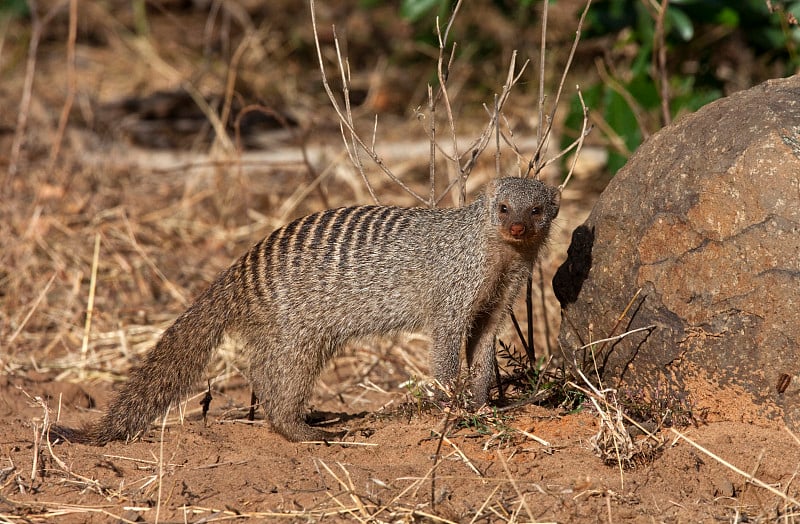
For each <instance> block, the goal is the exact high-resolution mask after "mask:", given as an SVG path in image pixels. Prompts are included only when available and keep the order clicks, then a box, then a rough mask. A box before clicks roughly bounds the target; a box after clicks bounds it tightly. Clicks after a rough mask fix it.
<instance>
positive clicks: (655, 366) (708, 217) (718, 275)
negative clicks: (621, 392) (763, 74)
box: [553, 76, 800, 428]
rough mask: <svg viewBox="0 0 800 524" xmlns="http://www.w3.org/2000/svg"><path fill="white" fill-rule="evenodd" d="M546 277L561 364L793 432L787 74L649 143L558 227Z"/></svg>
mask: <svg viewBox="0 0 800 524" xmlns="http://www.w3.org/2000/svg"><path fill="white" fill-rule="evenodd" d="M553 286H554V289H555V291H556V296H558V297H559V299H560V300H561V301H562V306H563V307H564V311H563V322H562V329H561V333H560V342H561V346H562V349H563V351H564V353H565V357H566V358H567V360H568V362H569V363H577V365H578V366H582V367H584V369H587V370H589V371H590V374H591V375H593V376H596V375H597V373H595V371H594V368H595V367H596V368H597V370H598V371H599V373H600V375H601V377H602V379H603V384H604V385H607V386H612V387H622V388H623V389H626V390H627V391H629V392H635V394H636V395H642V397H643V398H649V399H650V400H651V401H653V402H655V404H654V405H657V404H664V405H665V404H669V403H670V402H672V401H680V402H682V403H683V405H684V406H685V405H686V403H687V402H688V404H689V405H690V406H691V407H692V409H693V411H694V413H695V414H698V413H704V414H706V415H708V416H709V417H710V418H724V419H729V420H745V421H753V422H765V421H767V420H768V419H772V420H776V419H778V420H779V419H781V418H783V419H784V420H785V421H786V422H787V423H789V425H790V426H792V427H794V428H798V427H800V76H794V77H791V78H787V79H781V80H772V81H769V82H766V83H764V84H761V85H759V86H757V87H754V88H752V89H750V90H748V91H743V92H740V93H736V94H735V95H732V96H730V97H728V98H725V99H723V100H719V101H717V102H714V103H712V104H709V105H707V106H706V107H704V108H702V109H701V110H699V111H697V112H696V113H694V114H691V115H688V116H686V117H684V118H681V119H680V120H679V121H678V122H676V123H675V124H673V125H670V126H668V127H666V128H665V129H663V130H661V131H660V132H659V133H657V134H656V135H654V136H652V137H651V138H650V139H649V140H648V141H647V142H646V143H645V144H643V145H642V146H641V147H640V148H639V150H638V151H637V152H636V154H634V155H633V156H632V157H631V159H630V161H629V162H628V164H627V165H626V166H625V167H624V168H623V169H622V170H621V171H620V172H619V173H618V174H617V175H616V176H615V177H614V179H613V180H612V182H611V183H610V184H609V185H608V187H607V189H606V190H605V191H604V193H603V194H602V195H601V197H600V199H599V201H598V203H597V205H596V206H595V208H594V209H593V211H592V213H591V215H590V216H589V218H588V219H587V220H586V222H585V223H584V224H583V225H582V226H580V227H579V228H578V229H577V230H576V231H575V233H574V234H573V243H572V246H571V247H570V253H569V256H568V259H567V261H566V262H565V263H564V265H563V266H562V267H561V268H560V269H559V271H558V273H557V274H556V277H555V278H554V279H553ZM639 290H641V291H639ZM637 292H639V294H638V295H637ZM651 325H652V326H654V327H653V328H652V329H649V330H645V331H640V332H637V333H634V334H631V335H630V336H627V337H625V338H622V339H621V340H617V341H613V342H608V343H604V344H596V345H594V346H592V347H591V348H587V349H578V348H580V347H581V346H584V345H585V344H588V343H589V342H592V341H595V340H600V339H603V338H609V337H611V336H613V335H618V334H621V333H623V332H626V331H631V330H634V329H636V328H642V327H646V326H651ZM592 350H593V351H594V357H592V355H591V353H590V351H592Z"/></svg>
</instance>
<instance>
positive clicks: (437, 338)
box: [430, 320, 463, 400]
mask: <svg viewBox="0 0 800 524" xmlns="http://www.w3.org/2000/svg"><path fill="white" fill-rule="evenodd" d="M440 322H441V324H445V323H447V324H448V325H441V324H440V325H439V326H437V327H436V328H434V330H433V343H432V345H431V352H430V362H431V373H432V374H433V378H435V379H436V380H437V381H438V382H439V384H441V386H442V387H443V388H444V391H443V392H441V394H438V395H437V397H438V398H439V399H440V400H445V399H446V398H447V397H449V396H451V395H452V394H454V393H456V389H457V383H458V373H459V371H460V369H461V341H462V340H463V335H462V333H461V332H460V331H458V330H455V329H453V327H452V322H451V321H449V320H448V321H444V320H442V321H440Z"/></svg>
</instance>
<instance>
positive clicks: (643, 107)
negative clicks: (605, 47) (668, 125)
mask: <svg viewBox="0 0 800 524" xmlns="http://www.w3.org/2000/svg"><path fill="white" fill-rule="evenodd" d="M772 3H773V5H774V6H776V7H777V10H776V11H775V12H770V11H769V10H768V8H767V6H766V3H765V2H764V0H739V1H736V2H730V1H727V0H672V1H671V2H670V3H669V6H668V8H667V11H666V14H665V16H664V41H665V46H666V49H667V60H666V61H667V64H666V66H667V72H666V77H667V83H668V91H669V115H670V118H674V117H675V116H677V115H678V114H680V113H686V112H691V111H695V110H697V109H699V108H700V107H702V106H703V105H705V104H707V103H708V102H710V101H713V100H715V99H717V98H720V97H721V96H722V95H723V93H724V89H725V87H726V81H727V79H726V78H725V77H724V75H722V74H721V73H720V71H722V70H723V69H722V68H721V67H720V62H724V61H725V60H728V61H729V62H731V63H732V64H733V67H734V69H736V68H735V66H736V65H737V64H738V63H739V62H737V61H736V60H737V58H736V57H735V56H733V57H730V56H725V53H726V52H727V53H729V54H730V53H731V51H730V49H735V50H736V52H741V53H742V54H744V53H752V56H754V57H755V58H754V62H755V64H756V65H757V66H758V69H759V70H753V71H744V72H743V71H740V70H735V71H734V73H736V74H738V75H749V79H750V80H751V81H752V83H758V82H760V81H762V80H764V79H765V78H769V77H770V76H774V74H775V71H778V72H779V74H782V75H789V74H792V73H793V72H795V71H796V70H797V69H798V68H800V56H798V52H797V49H798V46H799V45H800V28H798V27H797V26H796V25H795V26H791V25H790V24H789V21H790V17H789V16H787V13H791V14H794V15H795V16H797V15H798V14H800V1H793V2H780V1H779V0H774V1H773V2H772ZM654 5H656V4H654V3H653V4H648V3H646V2H641V1H640V0H605V1H602V0H601V1H598V2H595V3H594V4H593V5H592V8H591V9H590V11H589V14H588V16H587V21H586V25H585V27H584V29H585V31H584V35H583V38H584V40H588V39H592V38H606V39H607V38H609V37H611V38H613V39H614V47H613V48H612V49H611V51H610V52H609V53H607V54H606V55H605V56H604V59H605V61H606V67H607V70H609V71H610V73H608V74H609V76H610V78H608V79H605V80H604V81H602V82H599V83H597V84H595V85H591V86H588V87H587V86H582V87H583V96H584V100H585V102H586V105H587V107H588V108H589V110H590V111H591V112H593V113H594V116H595V117H596V121H597V120H599V121H601V122H603V123H604V124H606V125H603V126H601V128H602V129H601V132H604V133H606V134H607V135H609V136H610V138H611V140H610V143H611V144H612V148H611V151H610V155H609V165H608V170H609V171H610V172H611V173H615V172H616V171H617V170H618V169H619V168H620V167H622V165H624V163H625V162H626V161H627V157H628V156H629V155H630V153H631V152H633V151H634V150H635V149H636V147H638V145H639V144H640V143H641V141H642V139H643V136H644V133H653V132H655V131H657V130H658V128H659V127H660V126H661V125H662V124H663V122H662V120H663V119H662V115H661V112H662V109H661V104H662V102H661V95H660V93H659V89H658V83H657V81H656V78H655V77H658V76H659V73H657V72H656V71H657V66H656V65H655V57H654V49H655V46H656V45H657V34H656V33H657V21H656V17H657V12H656V11H655V8H654V7H653V6H654ZM734 54H735V53H734ZM742 63H745V62H742ZM753 69H756V68H753ZM582 121H583V109H582V108H581V106H580V101H579V99H578V97H577V95H576V96H575V97H574V99H573V100H572V102H571V107H570V113H569V115H568V117H567V120H566V125H567V128H568V130H569V132H568V133H567V136H566V137H565V142H564V144H563V145H565V146H566V145H567V144H568V143H569V141H570V136H573V137H574V136H576V135H577V133H578V132H579V130H580V129H581V124H582Z"/></svg>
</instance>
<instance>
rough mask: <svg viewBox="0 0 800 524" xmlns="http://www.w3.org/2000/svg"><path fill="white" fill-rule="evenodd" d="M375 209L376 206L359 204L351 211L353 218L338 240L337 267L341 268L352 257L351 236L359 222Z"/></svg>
mask: <svg viewBox="0 0 800 524" xmlns="http://www.w3.org/2000/svg"><path fill="white" fill-rule="evenodd" d="M375 209H378V208H377V207H376V206H361V207H357V208H355V209H354V211H353V219H352V220H351V221H350V222H349V223H348V224H347V230H346V231H345V232H344V234H343V235H342V237H341V239H340V240H339V246H338V247H339V267H340V268H343V267H345V266H346V265H347V263H348V262H350V261H351V259H352V251H353V246H352V239H353V236H354V235H355V234H356V232H357V231H358V229H359V228H360V227H361V224H362V223H363V222H364V221H368V219H369V216H370V214H371V213H372V212H374V210H375Z"/></svg>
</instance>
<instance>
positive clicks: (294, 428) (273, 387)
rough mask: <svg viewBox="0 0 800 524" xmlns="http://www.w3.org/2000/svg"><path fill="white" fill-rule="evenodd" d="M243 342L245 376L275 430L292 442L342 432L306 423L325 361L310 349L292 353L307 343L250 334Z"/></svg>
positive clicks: (319, 439) (339, 434) (315, 438)
mask: <svg viewBox="0 0 800 524" xmlns="http://www.w3.org/2000/svg"><path fill="white" fill-rule="evenodd" d="M246 345H247V351H248V353H249V360H250V362H249V366H248V373H247V374H248V378H249V380H250V383H251V385H252V387H253V391H254V392H255V395H256V397H257V398H258V399H259V400H260V401H261V403H262V405H263V407H264V412H265V413H266V416H267V419H268V420H269V422H270V425H271V426H272V429H273V430H274V431H276V432H277V433H279V434H281V435H283V436H284V437H285V438H286V439H287V440H290V441H293V442H301V441H328V440H334V439H336V438H338V437H341V436H342V435H343V434H344V432H331V431H326V430H324V429H321V428H315V427H312V426H310V425H309V424H308V423H307V422H306V414H307V412H306V404H307V402H308V400H309V398H310V396H311V393H312V391H313V388H314V384H315V383H316V381H317V378H318V377H319V374H320V369H321V367H322V365H323V364H324V362H321V361H319V360H317V359H316V357H315V356H314V354H313V353H311V352H309V351H305V352H300V353H292V352H294V351H300V350H297V349H294V348H300V347H307V345H306V344H301V345H297V344H294V343H287V341H285V340H280V339H276V338H264V337H262V338H259V337H252V338H251V339H250V340H248V341H247V344H246ZM320 354H321V353H320Z"/></svg>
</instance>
